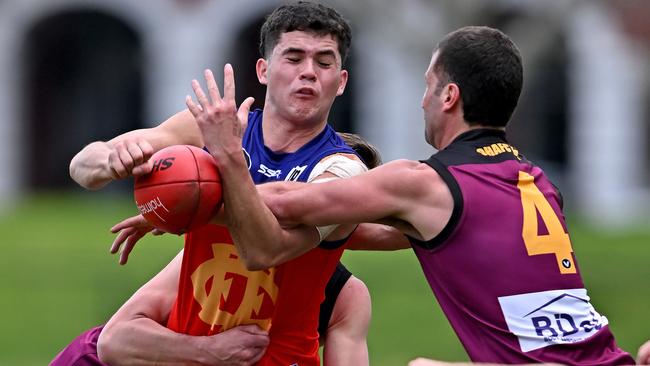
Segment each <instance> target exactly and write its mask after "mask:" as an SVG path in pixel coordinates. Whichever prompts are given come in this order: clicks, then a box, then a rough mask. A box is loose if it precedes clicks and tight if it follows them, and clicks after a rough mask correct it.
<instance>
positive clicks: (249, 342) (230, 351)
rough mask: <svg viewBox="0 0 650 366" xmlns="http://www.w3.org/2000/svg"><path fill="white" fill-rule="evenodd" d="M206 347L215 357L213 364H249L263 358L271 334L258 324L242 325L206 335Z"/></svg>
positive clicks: (239, 365) (226, 365)
mask: <svg viewBox="0 0 650 366" xmlns="http://www.w3.org/2000/svg"><path fill="white" fill-rule="evenodd" d="M205 338H206V340H205V349H206V351H207V352H208V353H209V354H210V355H211V356H212V357H213V361H212V362H210V364H211V365H220V366H222V365H223V366H248V365H253V364H255V363H256V362H257V361H259V360H260V358H262V356H263V355H264V352H266V347H267V346H268V344H269V335H268V333H267V332H265V331H263V330H261V329H260V328H259V327H258V326H257V325H242V326H239V327H235V328H232V329H229V330H227V331H225V332H222V333H219V334H216V335H213V336H210V337H205Z"/></svg>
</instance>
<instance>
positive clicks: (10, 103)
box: [0, 0, 650, 225]
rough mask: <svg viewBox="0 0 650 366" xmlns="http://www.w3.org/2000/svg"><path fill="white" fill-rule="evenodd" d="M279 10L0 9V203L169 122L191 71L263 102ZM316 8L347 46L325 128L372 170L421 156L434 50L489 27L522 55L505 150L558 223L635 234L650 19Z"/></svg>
mask: <svg viewBox="0 0 650 366" xmlns="http://www.w3.org/2000/svg"><path fill="white" fill-rule="evenodd" d="M279 3H280V2H278V1H269V0H240V1H233V0H221V1H219V0H141V1H130V0H111V1H93V0H20V1H19V0H4V1H0V166H2V167H4V171H5V174H2V177H1V178H0V202H4V203H6V202H9V201H10V200H11V199H13V198H16V197H20V195H21V194H24V193H25V192H29V191H31V190H34V189H45V188H56V189H58V188H62V187H72V182H71V181H70V180H69V178H68V177H67V174H68V173H67V164H68V162H69V160H70V158H71V157H72V156H73V154H74V153H75V152H76V151H78V150H79V149H80V148H81V147H82V146H83V145H85V144H86V143H88V142H90V141H92V140H97V139H108V138H110V137H111V136H114V135H116V134H117V133H120V132H123V131H126V130H129V129H133V128H139V127H146V126H150V125H153V124H157V123H158V122H160V121H162V120H164V119H165V118H166V117H167V116H169V115H171V114H172V113H174V112H176V111H178V110H180V109H182V108H184V97H185V95H186V94H188V93H190V92H191V89H190V87H189V81H190V80H191V79H192V78H196V77H200V75H201V72H202V70H203V69H204V68H206V67H210V68H213V69H216V70H217V71H219V70H221V67H222V65H223V64H224V63H225V62H231V63H233V64H234V66H235V71H236V75H237V85H238V92H239V93H238V94H239V95H238V97H241V98H243V97H244V96H246V95H244V94H252V93H258V95H259V93H263V91H260V89H259V88H258V87H257V86H256V80H255V79H254V69H253V64H254V61H255V59H256V58H257V53H256V49H257V37H258V29H259V28H258V27H259V25H260V24H261V22H262V21H263V17H264V15H265V14H267V13H268V12H269V11H270V10H271V9H272V8H274V7H275V6H277V5H278V4H279ZM329 3H330V4H332V5H334V6H335V7H336V8H337V9H338V10H339V11H340V12H341V13H342V14H343V15H344V16H345V17H347V18H348V19H349V20H350V21H351V23H352V25H353V32H354V36H353V50H352V59H351V60H350V64H349V69H350V72H351V83H350V86H349V89H348V90H347V92H346V96H345V97H344V98H342V100H340V101H339V102H337V103H335V104H338V107H337V112H336V113H334V114H333V115H332V116H331V117H332V122H333V123H334V124H335V125H337V126H338V127H339V128H341V129H351V130H353V131H355V132H359V133H360V134H362V135H363V136H365V137H366V138H367V139H369V140H370V141H371V142H373V143H374V144H376V145H377V146H378V147H379V148H380V150H381V151H382V152H383V157H384V160H385V161H388V160H393V159H396V158H411V159H417V158H425V157H427V156H428V155H429V154H430V153H431V152H432V151H433V150H432V149H431V148H430V147H429V146H428V145H426V144H425V143H424V140H423V138H422V134H423V130H424V126H423V121H422V112H421V109H420V100H421V96H422V93H423V91H424V80H423V73H424V71H425V69H426V66H427V65H428V63H429V58H430V55H431V51H432V49H433V47H434V46H435V42H436V41H437V39H439V38H440V37H441V36H442V35H443V34H445V33H447V32H448V31H450V30H453V29H455V28H457V27H459V26H462V25H468V24H487V25H492V26H496V27H498V28H501V29H502V30H504V31H505V32H506V33H508V34H510V35H511V36H512V37H513V39H514V40H515V42H516V43H517V44H518V45H519V46H520V48H521V50H522V53H523V56H524V63H525V88H524V92H523V95H522V99H521V102H520V106H519V108H518V111H517V112H516V113H515V117H514V119H513V122H512V124H511V126H510V128H509V134H510V136H511V140H512V142H513V143H515V144H517V145H519V146H520V148H521V150H522V151H524V153H526V152H527V153H526V155H527V156H528V157H529V158H531V159H533V160H535V161H537V162H538V163H539V164H540V165H541V166H542V167H544V168H545V169H546V170H547V171H548V172H549V174H550V175H551V176H552V177H554V178H555V180H556V181H557V183H558V184H559V186H560V188H561V189H562V190H563V191H564V192H565V196H566V197H567V201H568V202H569V205H570V207H569V209H570V210H571V211H573V212H579V213H582V214H584V215H585V216H586V217H590V218H592V219H594V220H596V222H598V223H603V224H608V225H618V224H622V223H627V222H630V221H635V222H637V223H638V222H639V221H641V222H643V220H645V222H647V221H648V220H647V217H648V214H649V213H650V209H649V207H650V168H649V166H650V164H649V163H650V142H649V141H650V128H649V127H648V122H647V121H648V108H647V107H646V105H647V103H644V102H645V101H646V100H648V97H649V93H648V85H649V84H648V78H647V72H646V71H645V70H646V69H647V65H648V57H647V49H648V47H647V45H648V43H649V42H650V37H647V38H643V37H640V38H638V39H641V40H642V41H639V40H638V39H635V38H634V37H631V36H630V34H633V35H634V34H639V33H643V32H639V31H638V28H634V27H632V30H630V29H629V28H630V27H628V25H630V24H631V23H630V22H632V23H633V22H634V21H635V19H634V17H633V16H631V14H632V15H634V14H639V13H642V11H645V12H646V14H647V13H648V12H650V5H646V3H643V2H635V4H637V6H638V8H635V9H633V11H630V9H629V8H630V6H627V5H628V2H625V1H624V2H610V3H607V2H600V1H599V2H595V1H580V0H575V1H569V0H564V1H554V2H540V1H530V0H528V1H524V0H520V1H514V0H501V1H497V0H494V1H489V2H487V1H484V2H474V1H471V0H464V1H452V0H445V1H433V0H398V1H390V0H376V1H370V0H358V1H344V0H337V1H329ZM613 4H615V5H613ZM630 4H631V3H630ZM638 4H640V5H638ZM641 19H643V17H641ZM645 19H647V17H646V18H645ZM636 21H637V22H639V20H638V19H636ZM640 22H641V23H643V21H642V20H641V21H640ZM635 29H636V33H635ZM648 34H650V32H648ZM216 74H219V72H216ZM256 99H257V100H260V98H256Z"/></svg>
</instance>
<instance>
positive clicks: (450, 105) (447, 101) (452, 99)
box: [440, 83, 461, 111]
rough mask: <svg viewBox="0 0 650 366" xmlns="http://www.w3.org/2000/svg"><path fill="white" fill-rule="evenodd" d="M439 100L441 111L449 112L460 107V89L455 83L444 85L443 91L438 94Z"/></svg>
mask: <svg viewBox="0 0 650 366" xmlns="http://www.w3.org/2000/svg"><path fill="white" fill-rule="evenodd" d="M440 99H441V102H442V110H443V111H450V110H452V109H454V108H456V106H458V105H460V102H461V99H460V88H459V87H458V85H457V84H456V83H449V84H447V85H445V88H444V90H443V91H442V93H440Z"/></svg>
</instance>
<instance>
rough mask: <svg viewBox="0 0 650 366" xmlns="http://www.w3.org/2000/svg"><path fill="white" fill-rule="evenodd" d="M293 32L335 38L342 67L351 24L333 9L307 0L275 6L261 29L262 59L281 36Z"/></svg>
mask: <svg viewBox="0 0 650 366" xmlns="http://www.w3.org/2000/svg"><path fill="white" fill-rule="evenodd" d="M293 31H305V32H313V33H315V34H317V35H320V36H325V35H328V34H329V35H332V36H334V38H335V39H336V40H337V43H338V49H339V54H340V55H341V67H342V66H343V65H344V64H345V60H346V59H347V57H348V51H349V50H350V43H351V42H352V30H351V29H350V24H348V22H347V21H346V20H345V19H343V17H341V14H339V13H338V12H337V11H336V10H334V9H332V8H330V7H327V6H325V5H322V4H317V3H313V2H308V1H298V2H296V3H290V4H285V5H282V6H280V7H278V8H277V9H275V10H274V11H273V12H272V13H271V14H269V15H268V16H267V17H266V20H265V21H264V24H262V29H261V30H260V54H261V55H262V57H267V56H268V54H269V53H270V52H271V51H272V50H273V48H274V47H275V45H276V44H277V43H278V41H279V40H280V36H281V35H282V33H286V32H293Z"/></svg>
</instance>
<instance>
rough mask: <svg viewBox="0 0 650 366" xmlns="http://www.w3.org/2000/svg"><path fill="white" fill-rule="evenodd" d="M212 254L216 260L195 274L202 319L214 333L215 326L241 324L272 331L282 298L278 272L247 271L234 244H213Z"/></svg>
mask: <svg viewBox="0 0 650 366" xmlns="http://www.w3.org/2000/svg"><path fill="white" fill-rule="evenodd" d="M212 252H213V254H214V257H213V258H212V259H210V260H207V261H205V262H203V263H202V264H201V265H200V266H199V267H198V268H197V269H196V271H194V273H193V274H192V286H193V288H194V298H195V299H196V301H197V302H198V303H199V304H200V305H201V311H200V312H199V318H200V319H201V320H202V321H203V322H204V323H206V324H208V325H210V326H211V328H210V330H211V331H212V330H213V329H214V327H215V326H217V327H219V329H218V330H226V329H229V328H232V327H234V326H236V325H240V324H257V325H258V326H259V327H260V328H262V329H266V330H268V329H269V327H270V326H271V316H272V315H273V308H274V303H275V300H276V298H277V294H278V287H277V285H276V284H275V282H274V281H273V277H274V274H275V268H271V269H269V270H265V271H248V270H246V267H244V264H243V263H242V262H241V261H240V260H239V257H238V256H237V252H236V250H235V246H234V245H231V244H222V243H217V244H212Z"/></svg>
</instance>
